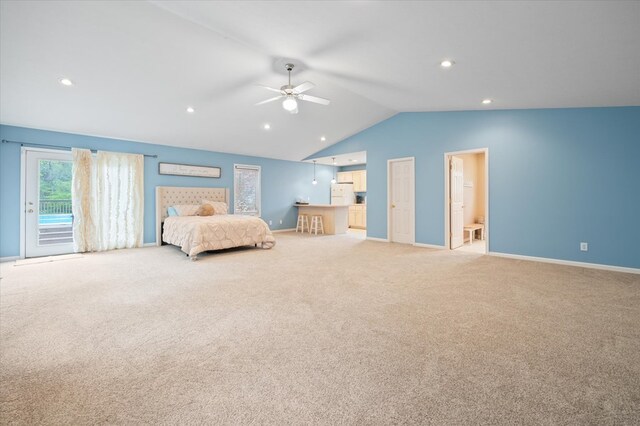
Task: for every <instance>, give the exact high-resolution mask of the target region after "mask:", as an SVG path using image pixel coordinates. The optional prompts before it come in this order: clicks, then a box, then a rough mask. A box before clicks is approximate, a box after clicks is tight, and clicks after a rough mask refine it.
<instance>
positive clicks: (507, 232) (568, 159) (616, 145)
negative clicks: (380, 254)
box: [311, 107, 640, 268]
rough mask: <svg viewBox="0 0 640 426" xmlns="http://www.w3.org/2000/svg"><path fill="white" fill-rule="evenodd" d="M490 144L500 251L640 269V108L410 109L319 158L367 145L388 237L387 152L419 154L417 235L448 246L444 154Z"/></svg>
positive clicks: (376, 216) (378, 232) (372, 215)
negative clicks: (585, 246)
mask: <svg viewBox="0 0 640 426" xmlns="http://www.w3.org/2000/svg"><path fill="white" fill-rule="evenodd" d="M485 147H486V148H489V209H490V210H489V215H490V217H489V220H490V223H489V229H490V247H489V249H490V251H493V252H502V253H511V254H519V255H526V256H538V257H547V258H554V259H563V260H572V261H579V262H589V263H599V264H606V265H618V266H626V267H633V268H640V227H638V220H639V213H640V107H621V108H576V109H541V110H502V111H462V112H425V113H401V114H398V115H396V116H394V117H392V118H390V119H388V120H386V121H383V122H381V123H379V124H377V125H375V126H373V127H370V128H368V129H366V130H364V131H362V132H360V133H358V134H356V135H354V136H352V137H350V138H348V139H346V140H344V141H342V142H339V143H337V144H335V145H333V146H331V147H329V148H327V149H325V150H322V151H320V152H319V153H317V154H314V155H313V156H311V157H327V156H332V155H337V154H344V153H349V152H356V151H367V234H368V235H369V236H371V237H378V238H386V237H387V208H386V200H387V184H386V179H387V176H386V173H387V172H386V168H387V160H388V159H391V158H401V157H411V156H413V157H415V159H416V242H418V243H425V244H436V245H443V244H444V153H445V152H451V151H459V150H468V149H474V148H485ZM581 241H586V242H588V243H589V251H588V252H580V251H579V243H580V242H581Z"/></svg>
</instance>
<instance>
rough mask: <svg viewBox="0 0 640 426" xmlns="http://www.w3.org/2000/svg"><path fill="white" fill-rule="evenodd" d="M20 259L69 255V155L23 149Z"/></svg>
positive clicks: (71, 244)
mask: <svg viewBox="0 0 640 426" xmlns="http://www.w3.org/2000/svg"><path fill="white" fill-rule="evenodd" d="M22 154H23V156H22V158H23V162H22V185H21V186H22V191H21V193H22V199H23V203H22V214H21V216H22V217H21V219H22V220H21V222H22V227H21V231H22V235H21V242H22V244H21V246H22V249H23V250H21V255H22V256H23V257H27V258H28V257H40V256H52V255H57V254H67V253H72V252H73V214H72V211H71V174H72V170H71V168H72V157H71V153H70V152H64V151H53V150H39V149H31V148H29V149H26V148H23V152H22Z"/></svg>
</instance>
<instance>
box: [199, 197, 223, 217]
mask: <svg viewBox="0 0 640 426" xmlns="http://www.w3.org/2000/svg"><path fill="white" fill-rule="evenodd" d="M202 204H209V205H211V206H212V207H213V210H214V211H215V214H227V212H228V211H229V207H228V206H227V203H223V202H222V201H209V200H202Z"/></svg>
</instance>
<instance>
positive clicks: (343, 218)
mask: <svg viewBox="0 0 640 426" xmlns="http://www.w3.org/2000/svg"><path fill="white" fill-rule="evenodd" d="M294 206H295V207H297V208H298V211H299V213H300V214H308V215H309V222H311V216H312V215H320V216H322V223H323V225H324V233H325V234H329V235H335V234H345V233H346V232H347V229H348V228H349V206H339V205H335V204H297V203H296V204H294Z"/></svg>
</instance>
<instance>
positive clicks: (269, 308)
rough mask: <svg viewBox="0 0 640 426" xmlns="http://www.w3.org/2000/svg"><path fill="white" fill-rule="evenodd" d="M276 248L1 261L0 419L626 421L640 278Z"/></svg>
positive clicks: (387, 250) (465, 257)
mask: <svg viewBox="0 0 640 426" xmlns="http://www.w3.org/2000/svg"><path fill="white" fill-rule="evenodd" d="M277 239H278V244H277V245H276V247H275V248H274V249H272V250H260V249H257V250H255V249H252V250H240V251H230V252H225V253H220V254H214V255H202V256H201V258H200V260H198V261H197V262H191V261H189V260H188V259H187V258H186V257H185V256H184V255H183V254H181V253H180V252H179V251H178V250H177V249H175V248H173V247H154V248H143V249H136V250H121V251H113V252H108V253H99V254H89V255H85V256H83V257H82V258H79V259H71V260H67V261H64V262H53V263H47V264H33V265H25V266H21V267H14V266H12V265H11V264H6V263H5V264H2V266H1V267H0V268H1V269H2V270H1V274H2V276H3V279H2V282H1V293H0V296H1V305H0V309H1V310H0V337H1V344H2V353H1V373H0V374H1V375H0V379H1V381H2V384H1V386H0V398H1V400H0V401H1V404H2V406H1V412H0V413H1V421H2V423H3V424H12V423H16V424H41V423H46V424H96V423H110V424H135V423H147V424H202V423H208V424H216V423H217V424H220V423H226V424H363V425H364V424H366V425H370V424H418V423H420V424H439V425H441V424H638V423H640V276H638V275H632V274H623V273H614V272H604V271H597V270H588V269H581V268H574V267H566V266H558V265H550V264H542V263H533V262H524V261H517V260H510V259H502V258H494V257H487V256H481V255H476V254H465V253H452V252H445V251H438V250H430V249H424V248H414V247H410V246H401V245H394V244H385V243H378V242H372V241H362V240H360V239H356V238H349V237H345V236H335V237H329V236H326V237H322V236H318V237H314V236H300V235H295V234H292V233H288V234H277Z"/></svg>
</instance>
